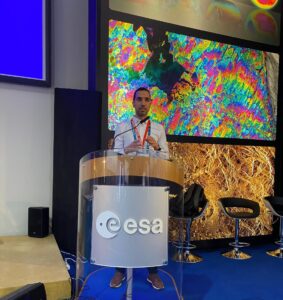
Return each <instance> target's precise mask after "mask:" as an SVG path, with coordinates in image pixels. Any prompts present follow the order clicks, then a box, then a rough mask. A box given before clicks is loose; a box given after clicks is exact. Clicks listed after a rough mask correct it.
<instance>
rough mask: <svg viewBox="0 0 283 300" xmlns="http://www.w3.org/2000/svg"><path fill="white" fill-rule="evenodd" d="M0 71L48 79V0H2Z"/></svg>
mask: <svg viewBox="0 0 283 300" xmlns="http://www.w3.org/2000/svg"><path fill="white" fill-rule="evenodd" d="M0 37H1V47H0V57H1V59H0V75H4V76H11V77H20V78H28V79H36V80H45V79H46V78H45V77H46V75H45V71H46V70H45V69H46V67H45V0H28V1H23V0H1V1H0Z"/></svg>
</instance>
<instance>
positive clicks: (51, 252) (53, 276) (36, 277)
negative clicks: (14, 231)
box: [0, 235, 71, 300]
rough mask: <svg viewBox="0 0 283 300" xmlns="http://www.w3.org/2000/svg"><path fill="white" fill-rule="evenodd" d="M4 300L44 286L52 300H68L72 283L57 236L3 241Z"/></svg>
mask: <svg viewBox="0 0 283 300" xmlns="http://www.w3.org/2000/svg"><path fill="white" fill-rule="evenodd" d="M0 270H1V276H0V297H1V296H4V295H7V294H9V293H10V292H12V291H14V290H16V289H18V288H20V287H22V286H24V285H26V284H29V283H36V282H42V283H43V284H44V286H45V290H46V294H47V299H48V300H57V299H58V300H59V299H60V300H62V299H68V298H70V296H71V282H70V281H71V280H70V276H69V274H68V271H67V269H66V266H65V263H64V260H63V258H62V256H61V253H60V250H59V248H58V246H57V243H56V241H55V238H54V236H53V235H49V236H47V237H45V238H32V237H28V236H6V237H0Z"/></svg>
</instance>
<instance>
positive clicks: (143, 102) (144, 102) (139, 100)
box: [133, 91, 151, 118]
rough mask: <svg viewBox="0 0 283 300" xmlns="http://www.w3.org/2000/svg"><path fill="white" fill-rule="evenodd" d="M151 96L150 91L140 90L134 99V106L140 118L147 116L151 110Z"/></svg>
mask: <svg viewBox="0 0 283 300" xmlns="http://www.w3.org/2000/svg"><path fill="white" fill-rule="evenodd" d="M150 106H151V98H150V94H149V92H148V91H138V92H137V93H136V97H135V99H134V101H133V107H134V109H135V112H136V116H137V117H138V118H145V117H146V116H147V114H148V112H149V110H150Z"/></svg>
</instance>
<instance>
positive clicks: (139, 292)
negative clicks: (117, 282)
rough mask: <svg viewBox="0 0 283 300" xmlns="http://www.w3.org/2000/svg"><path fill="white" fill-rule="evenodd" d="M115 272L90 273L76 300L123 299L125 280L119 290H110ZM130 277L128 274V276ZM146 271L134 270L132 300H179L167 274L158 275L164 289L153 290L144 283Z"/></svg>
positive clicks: (172, 281)
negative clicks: (110, 283) (110, 282)
mask: <svg viewBox="0 0 283 300" xmlns="http://www.w3.org/2000/svg"><path fill="white" fill-rule="evenodd" d="M114 272H115V269H114V268H101V269H99V270H97V271H94V272H93V273H91V274H90V275H89V276H88V277H87V279H86V282H84V284H83V287H82V290H81V292H80V294H79V296H78V300H83V299H96V300H113V299H125V295H126V294H127V287H128V285H127V283H126V280H125V281H124V282H123V284H122V286H121V287H120V288H116V289H113V288H110V287H109V281H110V280H111V277H112V276H113V274H114ZM129 275H130V274H129ZM147 275H148V274H147V269H146V268H145V269H134V270H133V277H132V278H133V282H132V294H131V296H132V299H134V300H140V299H147V300H156V299H162V300H179V299H181V297H179V293H178V291H177V290H176V283H175V282H174V279H173V278H172V276H170V274H169V273H167V272H165V271H163V270H159V275H160V278H161V279H162V281H163V282H164V284H165V289H163V290H155V289H154V288H152V286H151V284H149V283H148V282H147V281H146V278H147Z"/></svg>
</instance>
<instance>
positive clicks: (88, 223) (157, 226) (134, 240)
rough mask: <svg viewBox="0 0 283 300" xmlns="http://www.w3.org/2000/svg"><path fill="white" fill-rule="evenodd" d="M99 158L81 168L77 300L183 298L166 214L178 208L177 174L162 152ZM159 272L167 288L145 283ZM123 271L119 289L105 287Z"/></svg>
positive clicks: (101, 153)
mask: <svg viewBox="0 0 283 300" xmlns="http://www.w3.org/2000/svg"><path fill="white" fill-rule="evenodd" d="M121 153H123V151H118V150H116V149H115V150H107V151H97V152H92V153H89V154H87V155H85V156H84V157H83V158H82V159H81V161H80V179H79V184H80V186H79V207H78V209H79V211H78V215H79V217H78V238H77V267H76V268H77V270H76V297H77V299H103V300H107V299H157V297H159V298H160V297H161V298H162V299H170V300H173V299H182V277H183V274H182V271H183V266H182V263H180V262H175V261H173V259H172V258H173V254H174V251H176V250H175V249H174V248H173V246H172V245H171V244H170V243H169V242H168V222H169V220H168V219H169V210H170V205H171V203H172V202H173V201H178V205H181V206H182V205H183V196H182V195H183V193H182V192H183V170H182V168H181V167H180V166H178V165H177V164H176V163H175V162H173V161H170V160H168V159H164V158H166V155H164V153H161V152H156V151H150V150H138V151H134V152H131V153H130V154H127V155H125V154H121ZM155 266H157V267H158V274H159V275H160V277H161V279H162V280H163V282H164V284H165V288H164V289H163V290H161V291H156V290H154V289H153V287H152V286H151V285H150V283H149V282H147V280H146V279H147V268H148V267H155ZM117 267H118V268H124V269H125V275H126V280H125V281H124V282H123V284H122V286H121V287H119V288H111V287H110V286H109V282H110V280H111V278H112V276H113V275H114V272H115V268H117Z"/></svg>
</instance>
